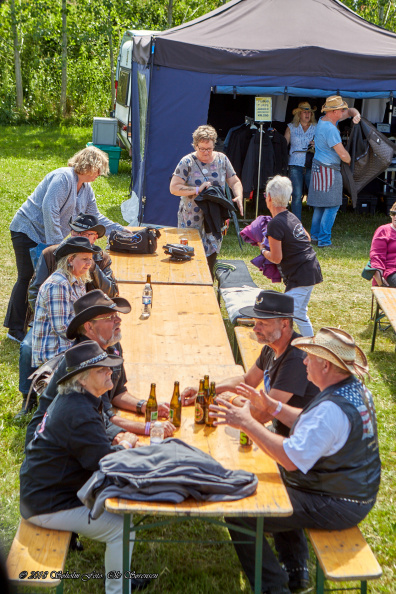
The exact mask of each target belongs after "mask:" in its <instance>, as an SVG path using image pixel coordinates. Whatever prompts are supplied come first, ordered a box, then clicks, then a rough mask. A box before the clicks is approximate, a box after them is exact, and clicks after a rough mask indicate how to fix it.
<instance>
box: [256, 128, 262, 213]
mask: <svg viewBox="0 0 396 594" xmlns="http://www.w3.org/2000/svg"><path fill="white" fill-rule="evenodd" d="M262 146H263V122H260V148H259V163H258V176H257V196H256V219H257V216H258V205H259V196H260V169H261V150H262Z"/></svg>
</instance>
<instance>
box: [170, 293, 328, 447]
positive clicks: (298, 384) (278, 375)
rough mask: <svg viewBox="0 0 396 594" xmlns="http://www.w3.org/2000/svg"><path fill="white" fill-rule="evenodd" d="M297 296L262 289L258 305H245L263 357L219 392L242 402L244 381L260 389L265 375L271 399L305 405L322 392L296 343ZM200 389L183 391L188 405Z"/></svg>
mask: <svg viewBox="0 0 396 594" xmlns="http://www.w3.org/2000/svg"><path fill="white" fill-rule="evenodd" d="M293 310H294V302H293V298H292V297H290V296H289V295H287V294H285V293H279V292H278V291H271V290H269V291H261V292H260V293H259V295H258V296H257V298H256V301H255V304H254V305H253V306H250V307H243V308H242V309H241V310H240V314H241V315H244V316H247V317H249V318H253V319H254V322H255V324H254V328H253V332H254V334H255V335H256V339H257V342H258V343H260V344H262V345H263V348H262V351H261V353H260V356H259V357H258V359H257V361H256V362H255V363H254V364H253V365H252V367H251V368H250V369H249V370H248V371H247V372H246V373H244V374H243V375H239V376H234V377H229V378H226V379H223V380H222V381H219V382H216V394H218V395H220V394H221V395H222V398H225V399H228V401H229V402H233V403H235V404H239V405H242V402H243V399H242V398H241V397H240V396H238V394H237V393H236V391H237V388H238V386H240V384H242V383H243V384H247V385H248V386H251V387H252V388H257V387H258V386H259V385H260V383H261V382H262V381H263V378H264V387H265V391H266V393H267V394H269V395H270V396H271V398H273V399H276V400H279V401H281V402H284V403H288V404H289V405H290V406H296V407H298V408H303V407H304V406H305V405H306V404H308V403H309V402H310V401H311V400H312V398H313V397H314V396H316V394H317V393H318V388H317V387H316V386H314V384H313V383H312V382H310V381H309V380H308V378H307V374H306V371H305V365H304V358H305V353H303V352H302V351H300V350H299V349H297V348H296V347H294V346H292V340H293V339H295V338H298V337H299V334H297V332H295V331H294V329H293V318H294V317H295V316H294V314H293ZM196 394H197V389H196V388H186V389H185V390H183V392H182V401H183V403H184V404H185V405H189V404H193V403H195V397H196ZM252 412H253V414H255V412H257V414H258V416H259V420H260V421H261V422H262V423H264V422H266V421H269V420H272V422H273V423H272V424H273V427H274V429H275V431H276V432H277V433H280V434H281V435H283V436H285V437H287V436H288V435H289V431H290V428H289V427H287V426H286V425H284V424H283V423H282V422H281V421H279V420H278V419H276V418H274V417H273V416H270V415H268V414H263V415H262V414H261V411H253V410H252Z"/></svg>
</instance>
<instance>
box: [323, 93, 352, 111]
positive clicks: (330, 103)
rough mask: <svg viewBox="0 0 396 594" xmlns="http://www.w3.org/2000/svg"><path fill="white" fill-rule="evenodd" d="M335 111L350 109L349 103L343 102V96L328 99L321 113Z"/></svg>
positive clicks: (332, 96)
mask: <svg viewBox="0 0 396 594" xmlns="http://www.w3.org/2000/svg"><path fill="white" fill-rule="evenodd" d="M335 109H348V103H347V102H346V101H344V100H343V98H342V97H341V95H331V96H330V97H327V99H326V103H325V104H324V105H323V107H322V110H321V111H334V110H335Z"/></svg>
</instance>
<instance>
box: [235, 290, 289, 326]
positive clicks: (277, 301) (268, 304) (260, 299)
mask: <svg viewBox="0 0 396 594" xmlns="http://www.w3.org/2000/svg"><path fill="white" fill-rule="evenodd" d="M293 312H294V299H293V297H290V295H287V294H286V293H279V291H260V293H259V294H258V295H257V297H256V302H255V304H254V305H253V306H248V307H242V309H240V310H239V313H240V314H242V315H244V316H247V317H248V318H261V319H264V320H265V319H269V318H295V319H296V320H300V318H296V317H295V316H294V315H293Z"/></svg>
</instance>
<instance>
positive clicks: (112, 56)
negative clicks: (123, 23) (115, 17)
mask: <svg viewBox="0 0 396 594" xmlns="http://www.w3.org/2000/svg"><path fill="white" fill-rule="evenodd" d="M107 31H108V36H109V50H110V84H111V109H114V103H115V83H114V52H113V35H112V26H111V16H110V15H109V21H108V29H107Z"/></svg>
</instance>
